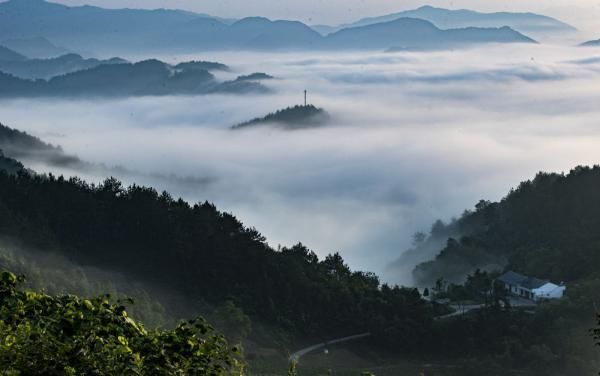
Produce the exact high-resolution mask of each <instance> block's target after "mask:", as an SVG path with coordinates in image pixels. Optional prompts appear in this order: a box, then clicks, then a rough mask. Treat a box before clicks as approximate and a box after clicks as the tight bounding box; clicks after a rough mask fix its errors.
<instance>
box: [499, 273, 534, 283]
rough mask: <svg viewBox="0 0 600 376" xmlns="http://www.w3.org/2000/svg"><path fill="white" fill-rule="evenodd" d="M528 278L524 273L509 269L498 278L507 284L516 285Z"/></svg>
mask: <svg viewBox="0 0 600 376" xmlns="http://www.w3.org/2000/svg"><path fill="white" fill-rule="evenodd" d="M527 278H528V277H526V276H524V275H523V274H519V273H515V272H512V271H508V272H506V273H504V274H502V275H501V276H500V277H498V280H499V281H502V282H504V283H506V284H507V285H513V286H516V285H520V284H521V283H522V282H523V281H524V280H526V279H527Z"/></svg>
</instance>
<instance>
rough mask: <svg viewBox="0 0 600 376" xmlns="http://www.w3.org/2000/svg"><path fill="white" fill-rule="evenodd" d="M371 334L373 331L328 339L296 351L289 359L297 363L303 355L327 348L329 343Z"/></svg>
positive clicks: (347, 340) (352, 339) (346, 340)
mask: <svg viewBox="0 0 600 376" xmlns="http://www.w3.org/2000/svg"><path fill="white" fill-rule="evenodd" d="M369 336H371V333H362V334H356V335H353V336H348V337H344V338H338V339H332V340H331V341H327V342H323V343H318V344H316V345H312V346H309V347H306V348H304V349H301V350H298V351H296V352H295V353H293V354H292V355H290V358H289V359H290V362H295V363H297V362H298V361H299V360H300V358H301V357H303V356H304V355H306V354H308V353H310V352H312V351H315V350H319V349H322V348H325V347H327V346H329V345H333V344H336V343H343V342H349V341H354V340H357V339H361V338H365V337H369Z"/></svg>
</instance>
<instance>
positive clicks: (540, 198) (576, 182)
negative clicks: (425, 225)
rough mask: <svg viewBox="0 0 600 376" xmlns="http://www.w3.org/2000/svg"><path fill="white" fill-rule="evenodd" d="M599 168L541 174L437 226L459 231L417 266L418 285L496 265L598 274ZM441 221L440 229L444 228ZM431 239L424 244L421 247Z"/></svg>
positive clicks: (563, 275)
mask: <svg viewBox="0 0 600 376" xmlns="http://www.w3.org/2000/svg"><path fill="white" fill-rule="evenodd" d="M598 187H600V166H594V167H577V168H575V169H573V170H572V171H571V172H570V173H568V174H566V175H564V174H554V173H539V174H538V175H537V176H536V177H535V178H534V179H532V180H529V181H525V182H523V183H521V184H520V185H519V186H518V187H517V188H516V189H514V190H512V191H511V192H510V193H509V194H508V195H507V196H506V197H505V198H503V199H502V200H501V201H500V202H489V201H481V202H479V203H478V204H477V205H476V206H475V210H473V211H466V212H465V213H464V214H463V215H462V216H461V217H460V219H458V220H457V221H455V222H453V223H451V224H449V225H443V224H438V228H436V229H435V232H434V233H432V235H431V236H432V237H436V236H437V237H439V236H443V235H442V234H448V233H453V234H455V235H453V236H452V237H450V238H446V239H447V241H446V246H445V247H443V249H440V251H441V252H440V253H439V254H438V255H437V256H436V257H435V259H434V260H433V261H430V262H426V263H423V264H421V265H419V266H418V267H417V268H416V269H415V272H414V276H415V279H416V281H417V282H418V283H419V284H425V285H432V283H433V282H434V281H435V280H436V279H437V278H439V277H443V278H446V279H448V280H451V281H456V280H461V279H462V278H463V277H464V276H465V275H466V274H467V273H470V272H472V271H474V270H475V269H476V268H482V267H486V266H488V265H490V264H495V265H500V267H505V266H506V267H508V268H510V269H513V270H515V271H518V272H521V273H524V274H527V275H531V276H537V277H539V278H547V279H550V280H553V281H557V282H561V281H564V282H570V281H577V280H583V279H586V278H589V277H594V276H596V274H597V268H596V266H597V265H600V248H599V247H600V233H599V232H598V228H600V190H599V189H598ZM440 227H441V228H440ZM425 244H426V241H425V242H423V245H425Z"/></svg>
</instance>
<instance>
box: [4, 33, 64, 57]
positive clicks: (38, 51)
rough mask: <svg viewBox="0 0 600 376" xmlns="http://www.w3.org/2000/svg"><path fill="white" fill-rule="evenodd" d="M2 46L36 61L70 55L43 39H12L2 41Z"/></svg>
mask: <svg viewBox="0 0 600 376" xmlns="http://www.w3.org/2000/svg"><path fill="white" fill-rule="evenodd" d="M0 45H2V46H4V47H7V48H10V49H11V50H13V51H16V52H18V53H20V54H22V55H25V56H27V57H29V58H34V59H48V58H54V57H58V56H62V55H66V54H68V53H70V51H69V50H67V49H66V48H63V47H59V46H56V45H54V44H53V43H52V42H50V41H49V40H48V39H46V38H43V37H32V38H11V39H5V40H0Z"/></svg>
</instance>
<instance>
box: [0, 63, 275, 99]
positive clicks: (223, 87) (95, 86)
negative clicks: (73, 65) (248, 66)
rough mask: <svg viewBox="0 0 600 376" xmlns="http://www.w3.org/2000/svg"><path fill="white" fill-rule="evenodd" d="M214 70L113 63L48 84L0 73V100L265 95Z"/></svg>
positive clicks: (252, 83) (192, 65) (256, 86)
mask: <svg viewBox="0 0 600 376" xmlns="http://www.w3.org/2000/svg"><path fill="white" fill-rule="evenodd" d="M215 67H217V68H219V67H220V65H216V66H215V65H210V64H206V63H204V64H203V63H201V62H190V63H188V64H179V65H177V66H171V65H169V64H166V63H164V62H161V61H158V60H145V61H140V62H137V63H133V64H131V63H122V62H121V63H119V62H116V63H114V64H101V65H97V66H95V67H93V68H90V69H84V70H79V71H76V72H71V73H68V74H65V75H59V76H55V77H52V78H51V79H49V80H29V79H25V78H19V77H15V76H13V75H10V74H7V73H3V72H0V97H9V98H15V97H80V96H90V97H124V96H144V95H152V96H160V95H198V94H211V93H237V94H244V93H248V92H254V93H264V92H267V91H269V89H268V88H267V87H266V86H264V85H262V84H261V83H260V82H258V81H257V80H247V79H244V77H242V79H236V80H232V81H223V82H221V81H218V80H217V79H216V78H215V76H214V75H213V74H212V73H210V72H209V70H208V69H214V68H215ZM207 68H208V69H207ZM220 69H223V68H222V67H221V68H220Z"/></svg>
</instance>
